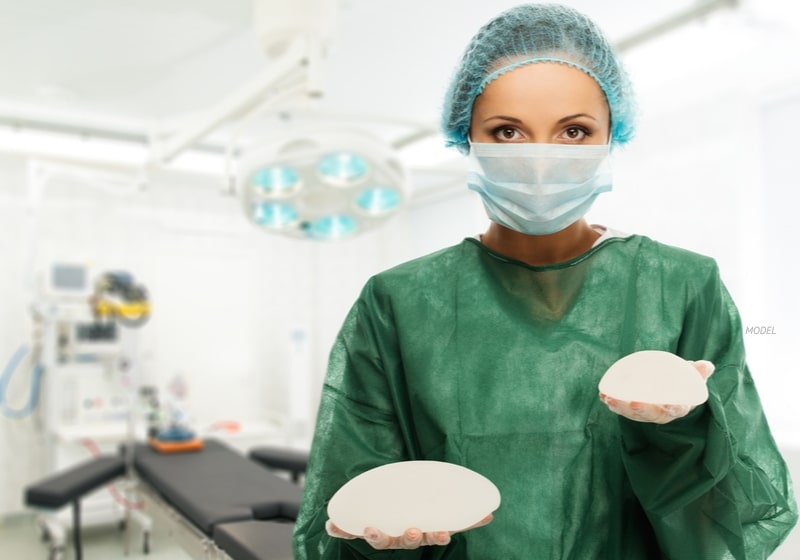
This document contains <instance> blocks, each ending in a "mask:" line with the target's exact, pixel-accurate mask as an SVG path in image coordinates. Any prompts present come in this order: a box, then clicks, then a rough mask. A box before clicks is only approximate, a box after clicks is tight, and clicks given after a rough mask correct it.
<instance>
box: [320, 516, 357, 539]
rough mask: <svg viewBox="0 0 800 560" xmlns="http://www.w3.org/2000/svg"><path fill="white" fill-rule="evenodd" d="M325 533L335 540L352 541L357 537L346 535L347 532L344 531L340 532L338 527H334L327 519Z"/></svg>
mask: <svg viewBox="0 0 800 560" xmlns="http://www.w3.org/2000/svg"><path fill="white" fill-rule="evenodd" d="M325 531H326V532H327V533H328V534H329V535H330V536H332V537H335V538H337V539H347V540H353V539H355V538H358V537H356V536H355V535H351V534H350V533H347V532H345V531H342V530H341V529H339V527H337V526H336V525H335V524H334V523H333V521H331V520H330V519H328V520H327V521H326V522H325Z"/></svg>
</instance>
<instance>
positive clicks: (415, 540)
mask: <svg viewBox="0 0 800 560" xmlns="http://www.w3.org/2000/svg"><path fill="white" fill-rule="evenodd" d="M398 540H399V541H400V542H399V543H398V544H399V548H403V549H406V550H414V549H415V548H419V547H420V546H421V545H422V531H420V530H419V529H408V530H406V532H405V533H403V535H402V536H401V537H400V538H399V539H398Z"/></svg>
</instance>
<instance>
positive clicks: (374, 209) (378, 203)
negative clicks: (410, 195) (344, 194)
mask: <svg viewBox="0 0 800 560" xmlns="http://www.w3.org/2000/svg"><path fill="white" fill-rule="evenodd" d="M400 200H401V198H400V193H399V192H397V190H396V189H393V188H392V187H384V186H377V187H370V188H368V189H365V190H363V191H361V194H359V195H358V198H357V199H356V204H357V205H358V207H359V208H360V209H361V210H363V211H364V212H367V213H369V214H384V213H386V212H392V211H394V210H396V209H397V207H398V206H400Z"/></svg>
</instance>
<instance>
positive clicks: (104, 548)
mask: <svg viewBox="0 0 800 560" xmlns="http://www.w3.org/2000/svg"><path fill="white" fill-rule="evenodd" d="M81 543H82V545H83V560H114V559H116V558H119V559H126V560H128V559H130V560H145V559H147V560H186V559H189V558H190V557H189V556H188V555H187V554H186V553H185V552H184V551H183V550H181V549H180V548H179V547H178V545H177V543H176V542H174V541H172V540H171V537H170V536H169V535H166V534H161V533H160V532H159V529H158V526H157V525H156V526H154V527H153V534H152V536H151V544H150V554H144V552H143V551H142V541H141V535H140V534H138V533H137V532H136V531H135V530H134V531H133V532H132V535H131V547H130V548H131V550H130V553H129V554H128V555H127V556H126V555H125V533H124V531H122V530H120V529H119V527H118V526H116V525H98V526H94V527H87V528H84V530H83V531H82V532H81ZM49 554H50V547H49V546H48V543H47V542H45V541H43V540H42V531H41V529H40V528H39V524H38V523H37V521H36V517H35V516H33V515H30V516H27V515H26V516H14V517H10V518H6V519H2V518H0V558H2V559H3V560H48V559H49V557H50V556H49ZM74 559H75V551H74V549H73V544H72V533H71V531H70V532H69V536H68V539H67V548H66V553H65V554H64V555H63V556H62V560H74Z"/></svg>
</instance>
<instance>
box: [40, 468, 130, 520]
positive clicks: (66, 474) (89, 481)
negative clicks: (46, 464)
mask: <svg viewBox="0 0 800 560" xmlns="http://www.w3.org/2000/svg"><path fill="white" fill-rule="evenodd" d="M124 474H125V461H124V460H123V459H122V457H118V456H115V455H100V456H98V457H94V458H92V459H88V460H86V461H83V462H81V463H78V464H77V465H75V466H72V467H70V468H69V469H67V470H65V471H62V472H59V473H56V474H54V475H52V476H49V477H47V478H45V479H44V480H42V481H40V482H37V483H36V484H33V485H31V486H28V487H27V488H26V489H25V503H26V504H27V505H29V506H33V507H40V508H52V509H55V508H60V507H61V506H63V505H66V504H68V503H69V502H72V501H74V500H77V499H79V498H81V497H83V496H84V495H85V494H88V493H89V492H91V491H92V490H94V489H96V488H98V487H100V486H102V485H103V484H107V483H109V482H111V481H112V480H114V479H115V478H118V477H120V476H122V475H124Z"/></svg>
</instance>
